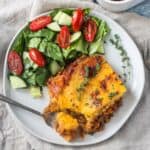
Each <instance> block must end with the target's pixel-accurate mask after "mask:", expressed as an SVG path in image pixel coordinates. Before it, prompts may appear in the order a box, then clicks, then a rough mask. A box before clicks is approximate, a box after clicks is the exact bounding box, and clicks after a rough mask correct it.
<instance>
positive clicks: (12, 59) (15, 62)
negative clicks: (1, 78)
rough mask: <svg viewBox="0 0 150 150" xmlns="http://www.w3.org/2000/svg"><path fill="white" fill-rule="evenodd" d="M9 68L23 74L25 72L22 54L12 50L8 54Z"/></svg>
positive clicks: (12, 71) (16, 73) (15, 72)
mask: <svg viewBox="0 0 150 150" xmlns="http://www.w3.org/2000/svg"><path fill="white" fill-rule="evenodd" d="M8 68H9V70H10V72H11V73H13V74H15V75H21V74H22V72H23V63H22V59H21V57H20V55H19V54H18V53H17V52H16V51H14V50H13V51H10V52H9V54H8Z"/></svg>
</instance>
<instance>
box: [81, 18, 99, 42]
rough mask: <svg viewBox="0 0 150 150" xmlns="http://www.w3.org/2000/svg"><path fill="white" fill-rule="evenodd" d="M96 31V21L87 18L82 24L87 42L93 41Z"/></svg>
mask: <svg viewBox="0 0 150 150" xmlns="http://www.w3.org/2000/svg"><path fill="white" fill-rule="evenodd" d="M96 32H97V25H96V22H95V21H94V20H92V19H88V20H87V21H86V22H85V23H84V25H83V34H84V38H85V40H86V41H87V42H93V41H94V39H95V36H96Z"/></svg>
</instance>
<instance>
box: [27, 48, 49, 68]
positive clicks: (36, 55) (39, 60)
mask: <svg viewBox="0 0 150 150" xmlns="http://www.w3.org/2000/svg"><path fill="white" fill-rule="evenodd" d="M29 56H30V58H31V60H32V61H33V62H34V63H36V64H37V65H38V66H39V67H44V66H45V64H46V61H45V58H44V56H43V54H42V53H41V52H40V51H39V50H38V49H36V48H30V49H29Z"/></svg>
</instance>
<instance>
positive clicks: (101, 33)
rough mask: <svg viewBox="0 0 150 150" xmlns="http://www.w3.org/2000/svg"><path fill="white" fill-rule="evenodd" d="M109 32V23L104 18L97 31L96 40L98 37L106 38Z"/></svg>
mask: <svg viewBox="0 0 150 150" xmlns="http://www.w3.org/2000/svg"><path fill="white" fill-rule="evenodd" d="M109 32H110V29H109V27H108V25H107V23H106V22H105V21H103V20H102V21H101V23H100V25H99V27H98V31H97V35H96V38H95V39H96V40H98V39H101V40H104V39H105V37H106V36H107V35H108V33H109Z"/></svg>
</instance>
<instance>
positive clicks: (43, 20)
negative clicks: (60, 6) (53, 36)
mask: <svg viewBox="0 0 150 150" xmlns="http://www.w3.org/2000/svg"><path fill="white" fill-rule="evenodd" d="M51 21H52V18H51V16H41V17H39V18H37V19H35V20H33V21H32V22H31V23H30V24H29V28H30V30H31V31H38V30H40V29H42V28H44V27H46V25H48V24H49V23H51Z"/></svg>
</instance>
